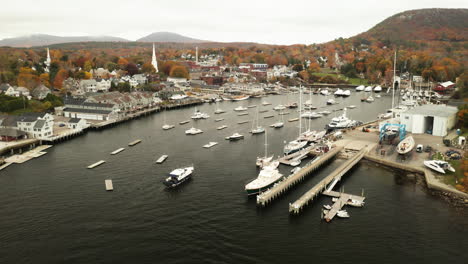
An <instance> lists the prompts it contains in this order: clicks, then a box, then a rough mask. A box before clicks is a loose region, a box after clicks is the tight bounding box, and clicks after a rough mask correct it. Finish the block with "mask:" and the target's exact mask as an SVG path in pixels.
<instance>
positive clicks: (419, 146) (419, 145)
mask: <svg viewBox="0 0 468 264" xmlns="http://www.w3.org/2000/svg"><path fill="white" fill-rule="evenodd" d="M423 150H424V146H423V145H422V144H418V145H417V146H416V152H419V153H421V152H423Z"/></svg>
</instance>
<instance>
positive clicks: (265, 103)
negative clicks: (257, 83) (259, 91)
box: [262, 101, 271, 106]
mask: <svg viewBox="0 0 468 264" xmlns="http://www.w3.org/2000/svg"><path fill="white" fill-rule="evenodd" d="M262 105H263V106H266V105H271V103H269V102H267V101H263V102H262Z"/></svg>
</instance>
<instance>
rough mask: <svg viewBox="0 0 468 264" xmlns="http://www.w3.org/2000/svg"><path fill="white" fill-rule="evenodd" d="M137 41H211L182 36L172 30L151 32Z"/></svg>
mask: <svg viewBox="0 0 468 264" xmlns="http://www.w3.org/2000/svg"><path fill="white" fill-rule="evenodd" d="M136 41H137V42H176V43H201V42H210V41H207V40H201V39H194V38H190V37H186V36H182V35H180V34H177V33H172V32H155V33H151V34H149V35H148V36H146V37H142V38H140V39H137V40H136Z"/></svg>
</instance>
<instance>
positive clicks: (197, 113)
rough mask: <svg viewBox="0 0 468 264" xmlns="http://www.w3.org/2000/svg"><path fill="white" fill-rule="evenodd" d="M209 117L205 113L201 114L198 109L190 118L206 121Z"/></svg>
mask: <svg viewBox="0 0 468 264" xmlns="http://www.w3.org/2000/svg"><path fill="white" fill-rule="evenodd" d="M209 117H210V116H209V115H208V114H207V113H202V112H200V111H199V110H198V109H196V108H195V113H193V115H192V116H191V118H192V119H207V118H209Z"/></svg>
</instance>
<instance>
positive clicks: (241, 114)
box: [237, 113, 249, 116]
mask: <svg viewBox="0 0 468 264" xmlns="http://www.w3.org/2000/svg"><path fill="white" fill-rule="evenodd" d="M248 114H249V113H240V114H238V115H237V116H245V115H248Z"/></svg>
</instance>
